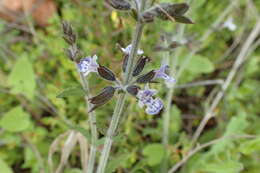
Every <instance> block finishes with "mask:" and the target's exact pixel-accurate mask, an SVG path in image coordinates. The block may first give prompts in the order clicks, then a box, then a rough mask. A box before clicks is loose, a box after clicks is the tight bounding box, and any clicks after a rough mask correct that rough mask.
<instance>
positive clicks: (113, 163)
mask: <svg viewBox="0 0 260 173" xmlns="http://www.w3.org/2000/svg"><path fill="white" fill-rule="evenodd" d="M127 159H128V154H121V155H119V156H116V157H113V158H112V159H110V161H109V162H108V165H107V168H106V171H105V172H106V173H112V172H115V171H116V169H117V168H119V167H120V166H123V165H124V163H125V162H126V161H127Z"/></svg>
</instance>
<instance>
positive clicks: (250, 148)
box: [239, 137, 260, 155]
mask: <svg viewBox="0 0 260 173" xmlns="http://www.w3.org/2000/svg"><path fill="white" fill-rule="evenodd" d="M239 150H240V151H241V152H242V153H243V154H246V155H249V154H252V153H253V152H260V137H259V138H256V139H253V140H250V141H246V142H244V143H242V144H241V145H240V147H239Z"/></svg>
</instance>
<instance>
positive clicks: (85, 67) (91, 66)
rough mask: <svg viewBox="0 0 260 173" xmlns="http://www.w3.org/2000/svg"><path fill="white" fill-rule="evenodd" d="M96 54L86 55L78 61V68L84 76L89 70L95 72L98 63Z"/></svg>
mask: <svg viewBox="0 0 260 173" xmlns="http://www.w3.org/2000/svg"><path fill="white" fill-rule="evenodd" d="M97 58H98V57H97V55H94V56H93V57H90V56H89V57H86V58H83V59H81V60H80V62H79V63H78V69H79V71H80V72H81V73H83V75H84V76H87V75H88V74H89V73H90V72H97V71H98V70H97V69H98V67H99V65H98V63H97Z"/></svg>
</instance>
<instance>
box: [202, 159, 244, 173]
mask: <svg viewBox="0 0 260 173" xmlns="http://www.w3.org/2000/svg"><path fill="white" fill-rule="evenodd" d="M242 169H243V165H242V164H241V163H239V162H236V161H232V160H229V161H224V162H216V163H207V164H205V165H204V168H203V169H202V170H203V171H207V172H208V173H223V172H225V173H237V172H239V171H241V170H242Z"/></svg>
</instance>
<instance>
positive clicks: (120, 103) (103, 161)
mask: <svg viewBox="0 0 260 173" xmlns="http://www.w3.org/2000/svg"><path fill="white" fill-rule="evenodd" d="M144 3H145V0H142V1H141V9H142V8H143V7H144ZM142 31H143V23H142V22H141V20H140V18H139V20H138V23H137V25H136V29H135V32H134V35H133V39H132V49H131V52H130V55H129V59H128V63H127V66H126V73H125V76H124V85H125V86H127V85H128V84H129V82H130V81H131V79H132V71H133V68H134V63H135V61H136V55H137V50H138V46H139V42H140V40H141V36H142ZM125 99H126V93H122V94H120V95H119V98H118V100H117V103H116V107H115V110H114V113H113V116H112V120H111V122H110V125H109V128H108V131H107V134H106V139H105V144H104V148H103V150H102V152H101V157H100V160H99V165H98V169H97V173H104V172H105V169H106V165H107V162H108V158H109V153H110V150H111V147H112V143H113V136H114V135H115V132H116V129H117V127H118V124H119V120H120V117H121V115H122V111H123V108H124V105H125Z"/></svg>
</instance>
